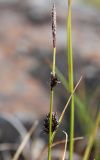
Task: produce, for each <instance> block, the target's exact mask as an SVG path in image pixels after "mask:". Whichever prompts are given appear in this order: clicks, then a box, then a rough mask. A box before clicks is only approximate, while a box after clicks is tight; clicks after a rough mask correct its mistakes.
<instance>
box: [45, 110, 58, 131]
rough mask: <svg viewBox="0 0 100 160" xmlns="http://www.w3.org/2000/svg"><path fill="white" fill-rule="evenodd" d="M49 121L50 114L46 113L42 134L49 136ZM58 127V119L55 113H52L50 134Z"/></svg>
mask: <svg viewBox="0 0 100 160" xmlns="http://www.w3.org/2000/svg"><path fill="white" fill-rule="evenodd" d="M49 119H50V113H48V114H47V115H46V117H45V119H44V129H43V130H44V132H45V133H47V134H49ZM57 126H58V118H57V113H55V112H53V113H52V132H54V131H55V130H56V128H57Z"/></svg>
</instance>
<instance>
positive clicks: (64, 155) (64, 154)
mask: <svg viewBox="0 0 100 160" xmlns="http://www.w3.org/2000/svg"><path fill="white" fill-rule="evenodd" d="M63 133H64V134H65V136H66V140H65V148H64V153H63V157H62V160H64V159H65V157H66V148H67V139H68V135H67V133H66V132H65V131H63Z"/></svg>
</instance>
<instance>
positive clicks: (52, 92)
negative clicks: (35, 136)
mask: <svg viewBox="0 0 100 160" xmlns="http://www.w3.org/2000/svg"><path fill="white" fill-rule="evenodd" d="M55 64H56V48H53V65H52V74H53V75H54V76H55ZM53 97H54V91H53V89H52V90H51V92H50V119H49V145H48V160H51V145H52V111H53Z"/></svg>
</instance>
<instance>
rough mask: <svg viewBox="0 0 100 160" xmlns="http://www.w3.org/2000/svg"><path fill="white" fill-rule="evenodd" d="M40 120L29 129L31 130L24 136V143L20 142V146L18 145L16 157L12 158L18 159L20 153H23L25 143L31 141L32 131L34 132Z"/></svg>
mask: <svg viewBox="0 0 100 160" xmlns="http://www.w3.org/2000/svg"><path fill="white" fill-rule="evenodd" d="M37 124H38V122H37V121H36V122H35V124H34V125H33V126H32V127H31V129H30V130H29V132H28V133H27V134H26V136H25V137H24V139H23V141H22V143H21V144H20V146H19V147H18V150H17V151H16V153H15V155H14V157H13V159H12V160H18V158H19V156H20V154H21V153H22V151H23V149H24V147H25V145H26V144H27V142H28V141H29V139H30V137H31V135H32V133H33V132H34V130H35V128H36V126H37Z"/></svg>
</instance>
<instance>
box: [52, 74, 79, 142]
mask: <svg viewBox="0 0 100 160" xmlns="http://www.w3.org/2000/svg"><path fill="white" fill-rule="evenodd" d="M81 80H82V76H81V77H80V79H79V81H78V82H77V84H76V86H75V88H74V90H73V93H72V94H71V95H70V97H69V99H68V101H67V103H66V105H65V107H64V109H63V111H62V113H61V116H60V118H59V125H58V127H57V129H58V128H59V126H60V124H61V122H62V119H63V117H64V114H65V111H66V109H67V107H68V105H69V103H70V101H71V98H72V96H73V94H74V92H75V91H76V89H77V87H78V85H79V84H80V82H81ZM56 132H57V130H56V131H55V132H53V134H52V141H53V139H54V137H55V134H56Z"/></svg>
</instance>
